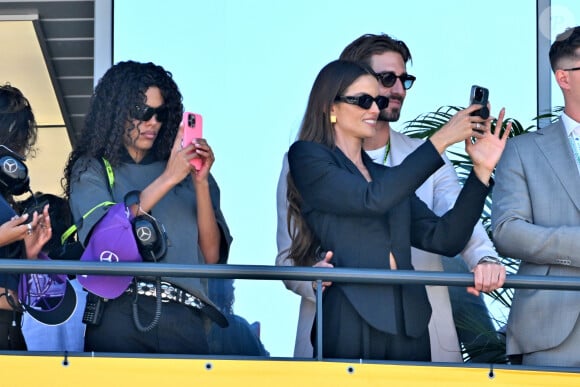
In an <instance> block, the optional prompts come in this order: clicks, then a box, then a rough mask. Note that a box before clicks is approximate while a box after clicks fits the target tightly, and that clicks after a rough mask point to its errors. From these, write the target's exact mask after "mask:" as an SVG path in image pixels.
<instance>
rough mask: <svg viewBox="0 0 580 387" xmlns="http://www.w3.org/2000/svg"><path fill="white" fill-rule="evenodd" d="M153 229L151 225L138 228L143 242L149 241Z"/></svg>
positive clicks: (138, 235)
mask: <svg viewBox="0 0 580 387" xmlns="http://www.w3.org/2000/svg"><path fill="white" fill-rule="evenodd" d="M151 235H152V233H151V229H150V228H149V227H146V226H143V227H139V228H138V229H137V238H139V240H140V241H141V242H148V241H149V240H150V239H151Z"/></svg>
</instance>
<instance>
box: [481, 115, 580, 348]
mask: <svg viewBox="0 0 580 387" xmlns="http://www.w3.org/2000/svg"><path fill="white" fill-rule="evenodd" d="M495 180H496V185H495V187H494V191H493V205H492V227H493V237H494V243H495V245H496V248H497V249H498V251H499V252H500V253H501V254H503V255H506V256H509V257H512V258H517V259H520V260H521V265H520V269H519V272H518V273H519V274H525V275H546V276H550V275H553V276H580V175H579V173H578V167H577V166H576V162H575V160H574V155H573V153H572V149H571V147H570V143H569V140H568V137H567V135H566V132H565V130H564V125H563V124H562V122H561V121H558V122H556V123H555V124H552V125H550V126H548V127H546V128H544V129H541V130H539V131H537V132H532V133H529V134H524V135H521V136H518V137H515V138H512V139H510V140H509V141H508V143H507V146H506V149H505V151H504V153H503V155H502V158H501V160H500V162H499V164H498V166H497V170H496V175H495ZM579 314H580V292H578V291H556V290H536V289H518V290H516V292H515V296H514V299H513V303H512V306H511V311H510V315H509V318H508V327H507V352H508V355H512V354H522V353H531V352H536V351H542V350H546V349H550V348H554V347H556V346H558V345H559V344H561V343H562V342H563V341H564V339H566V337H567V336H568V335H569V333H570V332H571V330H572V329H573V328H574V326H575V324H577V323H578V315H579ZM577 351H578V350H577V349H576V350H575V353H574V354H571V355H573V356H578V352H577Z"/></svg>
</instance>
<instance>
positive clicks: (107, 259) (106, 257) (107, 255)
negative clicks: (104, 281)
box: [99, 250, 119, 262]
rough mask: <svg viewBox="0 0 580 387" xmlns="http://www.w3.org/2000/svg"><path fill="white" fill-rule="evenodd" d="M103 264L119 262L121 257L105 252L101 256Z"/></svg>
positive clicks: (100, 259)
mask: <svg viewBox="0 0 580 387" xmlns="http://www.w3.org/2000/svg"><path fill="white" fill-rule="evenodd" d="M99 261H101V262H119V256H118V255H117V254H115V253H113V252H112V251H109V250H105V251H103V252H102V253H101V255H100V256H99Z"/></svg>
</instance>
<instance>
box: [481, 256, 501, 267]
mask: <svg viewBox="0 0 580 387" xmlns="http://www.w3.org/2000/svg"><path fill="white" fill-rule="evenodd" d="M481 263H495V264H496V265H501V261H500V260H499V258H497V257H492V256H491V255H486V256H484V257H481V259H480V260H479V262H477V264H478V265H479V264H481Z"/></svg>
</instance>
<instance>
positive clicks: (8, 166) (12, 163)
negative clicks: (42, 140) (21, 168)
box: [2, 157, 18, 175]
mask: <svg viewBox="0 0 580 387" xmlns="http://www.w3.org/2000/svg"><path fill="white" fill-rule="evenodd" d="M2 169H4V171H5V172H6V173H9V174H11V175H14V174H15V173H16V171H18V164H17V162H16V160H14V159H13V158H11V157H7V158H6V159H5V160H4V162H3V163H2Z"/></svg>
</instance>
